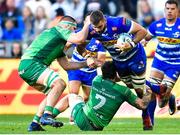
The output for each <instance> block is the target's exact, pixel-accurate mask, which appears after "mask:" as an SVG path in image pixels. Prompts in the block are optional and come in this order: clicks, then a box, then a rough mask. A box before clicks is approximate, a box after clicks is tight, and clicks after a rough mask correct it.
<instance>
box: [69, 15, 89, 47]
mask: <svg viewBox="0 0 180 135" xmlns="http://www.w3.org/2000/svg"><path fill="white" fill-rule="evenodd" d="M89 24H90V19H89V17H87V18H86V21H85V23H84V26H83V28H82V29H81V30H80V31H79V32H77V33H72V34H71V35H70V36H69V38H68V39H67V41H68V42H71V43H74V44H83V43H84V42H85V41H86V38H87V36H88V32H89Z"/></svg>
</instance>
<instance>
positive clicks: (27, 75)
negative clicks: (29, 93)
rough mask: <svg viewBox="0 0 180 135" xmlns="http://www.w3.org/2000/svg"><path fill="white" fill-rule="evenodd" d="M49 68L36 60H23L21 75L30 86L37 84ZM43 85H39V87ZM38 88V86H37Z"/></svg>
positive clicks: (20, 67) (20, 68)
mask: <svg viewBox="0 0 180 135" xmlns="http://www.w3.org/2000/svg"><path fill="white" fill-rule="evenodd" d="M46 68H47V66H46V65H43V64H42V63H39V62H37V61H34V60H22V61H21V62H20V65H19V69H18V70H19V75H20V76H21V78H23V79H24V80H25V81H26V82H27V83H28V84H29V85H31V86H33V85H35V84H36V83H37V80H38V78H39V76H40V75H41V74H42V73H43V72H44V71H45V70H46ZM40 85H42V83H39V86H40ZM36 87H37V88H38V85H37V86H36Z"/></svg>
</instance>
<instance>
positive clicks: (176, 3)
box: [165, 0, 178, 7]
mask: <svg viewBox="0 0 180 135" xmlns="http://www.w3.org/2000/svg"><path fill="white" fill-rule="evenodd" d="M166 4H175V5H176V6H177V7H178V2H177V0H167V1H166V3H165V6H166Z"/></svg>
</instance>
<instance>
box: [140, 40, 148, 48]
mask: <svg viewBox="0 0 180 135" xmlns="http://www.w3.org/2000/svg"><path fill="white" fill-rule="evenodd" d="M140 43H141V44H142V45H143V46H144V47H146V45H147V44H148V41H146V40H145V39H143V40H141V41H140Z"/></svg>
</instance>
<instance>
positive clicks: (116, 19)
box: [105, 16, 124, 24]
mask: <svg viewBox="0 0 180 135" xmlns="http://www.w3.org/2000/svg"><path fill="white" fill-rule="evenodd" d="M105 18H106V20H107V23H108V24H113V23H119V22H121V20H123V18H124V17H120V16H116V17H114V16H106V17H105Z"/></svg>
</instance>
